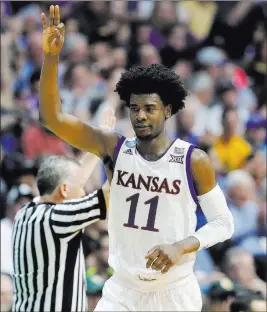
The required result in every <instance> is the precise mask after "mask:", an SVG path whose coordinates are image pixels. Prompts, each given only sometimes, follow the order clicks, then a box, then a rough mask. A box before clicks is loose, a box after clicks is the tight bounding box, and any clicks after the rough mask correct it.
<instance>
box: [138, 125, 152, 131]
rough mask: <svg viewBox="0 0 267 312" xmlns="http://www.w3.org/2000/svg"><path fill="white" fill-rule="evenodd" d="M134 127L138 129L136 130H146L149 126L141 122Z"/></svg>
mask: <svg viewBox="0 0 267 312" xmlns="http://www.w3.org/2000/svg"><path fill="white" fill-rule="evenodd" d="M135 128H136V129H138V130H146V129H148V128H150V126H148V125H143V124H136V125H135Z"/></svg>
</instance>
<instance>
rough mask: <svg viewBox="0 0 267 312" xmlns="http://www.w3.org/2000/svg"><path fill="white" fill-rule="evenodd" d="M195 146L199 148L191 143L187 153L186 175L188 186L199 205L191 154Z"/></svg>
mask: <svg viewBox="0 0 267 312" xmlns="http://www.w3.org/2000/svg"><path fill="white" fill-rule="evenodd" d="M195 148H198V147H197V146H196V145H190V146H189V148H188V151H187V154H186V176H187V181H188V186H189V190H190V194H191V196H192V198H193V200H194V202H195V204H196V205H197V206H199V202H198V198H197V193H196V190H195V186H194V180H193V174H192V170H191V155H192V152H193V150H194V149H195Z"/></svg>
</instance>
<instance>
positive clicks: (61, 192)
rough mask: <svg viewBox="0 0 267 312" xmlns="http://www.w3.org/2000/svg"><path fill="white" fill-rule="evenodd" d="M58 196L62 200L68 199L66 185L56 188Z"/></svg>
mask: <svg viewBox="0 0 267 312" xmlns="http://www.w3.org/2000/svg"><path fill="white" fill-rule="evenodd" d="M58 193H59V194H58V195H59V196H60V197H61V199H62V200H65V199H67V198H68V186H67V184H65V183H63V184H60V185H59V186H58Z"/></svg>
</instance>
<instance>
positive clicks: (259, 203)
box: [0, 0, 267, 312]
mask: <svg viewBox="0 0 267 312" xmlns="http://www.w3.org/2000/svg"><path fill="white" fill-rule="evenodd" d="M50 4H55V3H52V2H50V1H45V2H34V1H22V2H19V1H13V2H11V1H4V2H3V1H2V2H1V177H0V183H1V193H0V202H1V311H4V310H6V311H8V309H9V303H10V300H11V296H12V284H11V280H10V274H12V253H11V231H12V223H13V219H14V215H15V214H16V212H17V211H18V210H19V209H20V208H21V206H22V205H23V204H24V203H25V202H27V201H28V200H29V199H32V198H33V197H35V196H37V195H38V194H37V190H36V185H35V176H36V172H37V169H38V164H39V161H40V159H41V157H43V156H44V155H48V154H68V155H72V156H74V157H80V156H81V152H80V151H78V150H76V149H75V148H73V147H71V146H69V145H67V144H66V143H65V142H63V141H62V140H60V139H59V138H57V137H56V136H54V134H53V133H51V132H50V131H48V130H47V129H45V128H43V127H42V126H41V125H40V122H39V116H38V106H39V102H38V87H39V79H40V72H41V66H42V61H43V51H42V24H41V19H40V14H41V13H42V12H45V13H46V14H47V15H48V8H49V5H50ZM59 4H60V10H61V19H62V21H63V22H64V23H65V28H66V36H65V43H64V48H63V51H62V53H61V55H60V65H59V72H58V75H59V78H58V81H59V85H60V94H61V100H62V105H63V110H64V111H66V112H69V113H71V114H74V115H75V116H77V117H79V118H80V119H83V120H84V121H85V122H89V123H93V124H96V125H98V123H99V119H100V117H101V114H102V111H103V110H104V109H105V108H106V107H113V108H114V109H115V111H116V116H117V126H116V130H117V131H118V132H119V133H121V134H123V135H125V136H132V135H133V131H132V128H131V124H130V121H129V118H128V111H127V109H125V107H124V106H123V105H122V104H121V103H120V101H119V99H118V96H117V94H116V93H114V92H113V90H114V88H115V85H116V83H117V81H118V79H119V77H120V74H121V73H122V72H123V71H125V70H126V69H127V68H129V67H131V66H134V65H136V64H143V65H150V64H153V63H162V64H164V65H166V66H168V67H171V68H173V70H174V71H175V72H176V73H177V74H178V75H179V76H180V77H181V79H182V80H183V82H184V84H185V85H186V87H187V88H188V90H189V92H190V95H189V97H188V98H187V101H186V108H185V109H184V110H182V111H181V112H180V113H179V114H177V116H174V117H173V118H171V119H170V120H169V122H168V131H169V134H170V136H172V137H173V138H176V137H179V138H181V139H183V140H186V141H188V142H191V143H192V144H196V145H198V146H199V147H200V148H202V149H203V150H205V151H206V152H207V153H208V154H209V155H210V158H211V160H212V162H213V165H214V167H215V169H216V174H217V179H218V183H219V184H220V186H221V187H222V189H223V190H224V192H225V195H226V198H227V201H228V204H229V207H230V209H231V211H232V213H233V216H234V222H235V234H234V236H233V237H232V239H231V240H229V241H227V242H226V243H222V244H218V245H216V246H214V247H212V248H210V249H209V250H204V251H201V252H199V253H198V255H197V262H196V267H195V271H196V275H197V277H198V279H199V282H200V285H201V290H202V294H203V300H204V310H205V311H214V312H216V311H229V303H230V301H231V298H232V297H233V296H234V294H235V293H236V292H237V291H238V290H240V289H243V290H244V289H245V290H246V291H249V292H250V293H253V294H255V296H256V295H257V296H259V297H258V298H260V299H264V298H265V299H266V281H267V279H266V272H267V260H266V233H267V231H266V230H267V224H266V143H267V141H266V118H267V111H266V104H267V88H266V82H267V81H266V59H267V41H266V38H267V36H266V34H267V27H266V19H267V7H266V5H267V3H266V2H265V1H249V0H244V1H223V2H215V1H193V0H192V1H177V2H175V1H173V2H172V1H167V0H166V1H153V0H150V1H141V0H134V1H115V0H113V1H110V2H106V1H90V2H79V1H61V2H60V3H59ZM104 179H105V171H104V169H103V166H102V164H101V163H99V165H98V166H97V168H96V169H95V172H94V173H93V175H92V176H91V177H90V179H89V181H88V184H87V191H92V190H95V189H96V188H99V187H101V185H102V183H103V181H104ZM197 216H198V227H200V226H202V225H203V224H204V223H205V222H206V220H205V217H204V216H203V214H202V213H201V211H200V210H198V211H197ZM84 249H85V254H86V265H87V271H86V281H87V293H88V304H89V309H90V310H93V308H94V306H95V304H96V302H97V300H98V299H99V298H100V296H101V290H102V287H103V283H104V281H105V280H106V279H107V278H108V277H109V276H111V275H112V269H111V268H109V266H108V263H107V259H108V235H107V225H106V222H99V223H97V224H94V225H92V226H90V227H88V228H87V229H86V231H85V235H84ZM245 297H246V298H248V297H247V296H245ZM2 309H3V310H2ZM253 309H254V310H253ZM253 309H252V308H251V311H260V310H259V307H258V306H257V309H258V310H257V309H256V310H255V308H253ZM261 311H267V310H266V306H265V310H261Z"/></svg>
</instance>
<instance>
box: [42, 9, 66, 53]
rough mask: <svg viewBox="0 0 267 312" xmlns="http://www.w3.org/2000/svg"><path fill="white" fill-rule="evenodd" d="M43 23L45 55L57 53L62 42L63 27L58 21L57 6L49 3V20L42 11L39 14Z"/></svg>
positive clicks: (58, 12)
mask: <svg viewBox="0 0 267 312" xmlns="http://www.w3.org/2000/svg"><path fill="white" fill-rule="evenodd" d="M41 18H42V24H43V39H42V40H43V51H44V53H45V54H47V55H58V54H59V53H60V51H61V49H62V47H63V44H64V35H65V27H64V24H63V23H60V11H59V6H58V5H56V6H54V5H51V6H50V13H49V22H47V20H46V16H45V14H44V13H42V14H41Z"/></svg>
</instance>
